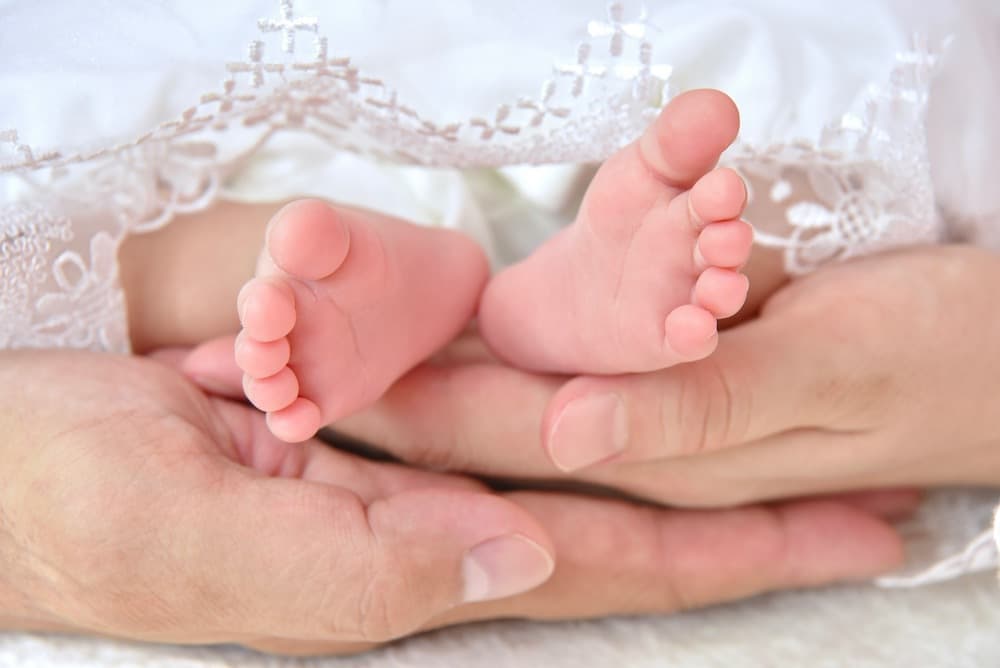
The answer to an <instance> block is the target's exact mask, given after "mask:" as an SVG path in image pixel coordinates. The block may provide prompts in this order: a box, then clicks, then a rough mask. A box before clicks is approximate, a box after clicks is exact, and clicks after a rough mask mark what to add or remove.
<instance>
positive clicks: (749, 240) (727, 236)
mask: <svg viewBox="0 0 1000 668" xmlns="http://www.w3.org/2000/svg"><path fill="white" fill-rule="evenodd" d="M752 248H753V228H752V227H751V226H750V224H749V223H746V222H744V221H742V220H728V221H725V222H722V223H712V224H711V225H708V226H706V227H705V229H704V230H702V232H701V234H700V235H699V236H698V243H697V245H696V247H695V265H696V266H697V267H698V268H699V269H705V268H707V267H713V266H714V267H740V266H742V265H744V264H746V262H747V260H749V259H750V252H751V250H752Z"/></svg>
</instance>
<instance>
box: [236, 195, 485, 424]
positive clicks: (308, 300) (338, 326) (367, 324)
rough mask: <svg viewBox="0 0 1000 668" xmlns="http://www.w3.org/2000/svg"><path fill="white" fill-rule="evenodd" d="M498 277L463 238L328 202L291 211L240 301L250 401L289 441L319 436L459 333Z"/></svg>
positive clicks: (274, 231)
mask: <svg viewBox="0 0 1000 668" xmlns="http://www.w3.org/2000/svg"><path fill="white" fill-rule="evenodd" d="M487 273H488V268H487V263H486V260H485V256H484V255H483V253H482V251H481V250H480V249H479V247H478V246H477V245H476V244H475V243H473V242H472V241H471V240H470V239H468V238H467V237H465V236H464V235H462V234H460V233H457V232H454V231H451V230H443V229H435V228H424V227H418V226H416V225H412V224H409V223H406V222H403V221H399V220H396V219H393V218H390V217H388V216H383V215H380V214H376V213H373V212H367V211H359V210H354V209H344V208H333V207H331V206H329V205H327V204H326V203H324V202H321V201H318V200H302V201H299V202H295V203H293V204H290V205H288V206H286V207H285V208H284V209H282V211H280V212H279V213H278V214H277V215H276V216H275V217H274V219H273V220H272V222H271V223H270V225H269V227H268V232H267V238H266V243H265V248H264V252H263V253H262V255H261V260H260V262H259V266H258V272H257V276H256V277H255V278H254V279H253V280H251V281H250V282H249V283H247V284H246V285H245V286H244V288H243V290H242V291H241V292H240V296H239V299H238V309H239V314H240V322H241V323H242V325H243V330H242V331H241V332H240V334H239V335H238V337H237V339H236V344H235V357H236V362H237V364H238V365H239V367H240V368H241V369H242V370H243V372H244V383H243V386H244V390H245V392H246V396H247V398H249V399H250V401H251V402H252V403H253V404H254V405H255V406H257V407H258V408H259V409H260V410H262V411H265V412H266V413H267V423H268V425H269V427H270V429H271V431H272V433H274V435H275V436H277V437H278V438H281V439H282V440H285V441H289V442H295V441H302V440H305V439H307V438H310V437H311V436H313V435H314V434H315V432H316V431H317V430H318V429H319V428H320V427H321V426H324V425H327V424H329V423H332V422H333V421H335V420H337V419H339V418H341V417H344V416H346V415H349V414H351V413H354V412H356V411H358V410H360V409H362V408H364V407H366V406H368V405H369V404H371V403H372V402H374V401H375V400H376V399H378V397H379V396H381V395H382V393H383V392H384V391H385V390H386V389H387V388H388V387H389V386H390V385H391V384H392V382H393V381H395V380H396V379H397V378H399V377H400V376H401V375H402V374H404V373H405V372H406V371H408V370H409V369H410V368H412V367H413V366H415V365H416V364H418V363H420V362H421V361H423V360H424V359H426V358H427V357H428V356H430V355H432V354H433V353H434V352H435V351H437V350H438V349H439V348H441V347H442V346H444V345H445V344H446V343H447V342H448V341H450V340H451V339H453V338H454V337H455V336H457V335H458V334H459V333H460V332H461V331H462V330H463V328H464V327H465V326H466V325H467V323H468V321H469V320H470V318H471V317H472V316H473V315H474V313H475V308H476V304H477V301H478V297H479V294H480V292H481V290H482V287H483V285H484V283H485V281H486V277H487Z"/></svg>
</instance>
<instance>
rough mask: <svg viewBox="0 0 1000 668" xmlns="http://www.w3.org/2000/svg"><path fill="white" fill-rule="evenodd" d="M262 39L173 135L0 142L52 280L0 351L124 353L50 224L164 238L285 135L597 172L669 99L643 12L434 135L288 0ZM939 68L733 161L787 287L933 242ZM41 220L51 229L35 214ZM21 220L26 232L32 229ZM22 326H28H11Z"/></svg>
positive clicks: (34, 287)
mask: <svg viewBox="0 0 1000 668" xmlns="http://www.w3.org/2000/svg"><path fill="white" fill-rule="evenodd" d="M257 28H258V37H257V38H256V39H253V40H252V41H251V42H250V45H249V47H248V52H247V58H246V59H245V60H243V61H240V62H232V63H228V64H227V65H226V70H227V71H228V73H229V77H228V78H227V79H226V80H225V81H224V83H223V84H222V86H221V90H219V91H214V92H210V93H207V94H205V95H202V97H201V99H200V101H199V102H198V104H196V105H194V106H192V107H190V108H189V109H187V110H186V111H184V112H183V113H182V114H181V116H180V117H179V118H177V119H175V120H172V121H170V122H167V123H164V124H162V125H160V126H159V127H157V128H155V129H154V130H152V131H150V132H149V133H147V134H145V135H143V136H142V137H139V138H138V139H137V140H135V141H134V142H132V143H129V144H125V145H120V146H114V147H109V148H104V149H100V150H97V151H94V152H91V153H76V154H63V153H60V152H55V151H53V152H46V153H39V152H37V151H34V150H32V149H31V148H30V147H28V146H25V145H22V144H20V143H19V142H18V141H17V134H16V133H15V132H13V131H8V132H5V133H2V134H0V179H5V180H11V179H13V180H17V181H19V183H17V184H16V187H14V188H12V189H13V190H14V191H20V192H19V195H20V196H19V197H16V198H15V203H14V204H12V205H7V208H6V209H4V211H5V213H4V217H3V218H0V225H2V227H0V229H6V228H7V227H10V230H11V231H9V232H4V233H5V234H6V235H7V236H9V237H10V238H11V239H14V238H17V239H21V238H22V237H24V235H29V236H30V237H31V241H26V240H24V239H22V240H21V241H18V242H17V243H18V244H19V245H18V246H17V248H19V249H20V250H18V253H19V254H20V255H19V259H18V260H17V263H16V264H30V265H31V266H32V267H33V269H32V271H33V272H36V273H37V272H38V271H40V269H39V267H40V266H42V265H46V266H49V268H50V272H51V276H50V277H49V279H50V280H47V281H43V282H38V281H36V282H34V283H29V282H28V281H27V280H26V278H25V277H24V276H22V275H21V274H17V276H16V277H14V273H15V272H20V271H22V270H19V269H14V268H11V269H10V270H7V269H5V283H4V284H3V298H4V300H5V301H4V302H3V303H4V304H5V306H6V304H7V303H10V304H11V309H14V308H15V306H16V310H17V312H18V313H21V314H23V313H28V314H29V315H28V316H23V315H18V316H16V317H15V318H11V319H8V324H7V325H6V326H5V329H4V330H3V331H4V332H5V333H4V335H3V336H4V337H5V338H3V339H0V342H2V343H3V345H6V346H12V345H71V344H72V343H73V342H76V343H77V344H79V343H80V342H84V341H85V342H88V343H87V344H86V345H88V346H100V345H104V343H108V344H110V348H112V349H114V350H126V349H127V344H126V343H125V341H124V340H113V338H114V337H112V339H108V336H110V334H109V332H112V331H114V332H119V333H122V334H123V332H124V324H123V321H124V318H123V316H122V314H121V313H119V314H118V315H114V312H115V308H117V307H118V306H120V305H121V304H122V301H123V300H122V298H121V295H120V294H118V288H117V286H116V282H115V272H116V270H115V267H114V261H113V254H110V256H109V254H108V253H106V252H101V253H98V252H96V249H95V248H94V244H95V243H98V241H97V239H96V238H95V239H94V241H93V243H91V244H90V245H91V249H90V251H91V256H92V257H91V259H90V261H89V263H88V262H87V261H85V260H84V255H85V254H86V249H82V248H77V249H75V250H74V251H72V253H71V255H68V256H65V257H63V256H60V260H59V261H56V262H52V263H49V261H48V259H46V257H45V253H49V252H52V251H53V249H51V248H50V247H48V246H45V240H46V239H48V238H49V237H47V236H46V235H51V233H50V232H45V231H44V230H45V229H48V225H49V223H48V222H46V221H48V220H49V219H50V218H52V219H53V220H55V219H58V220H60V221H63V223H61V224H63V225H64V227H65V221H67V220H68V221H69V229H70V230H74V231H76V230H78V229H80V221H81V219H100V220H101V221H102V224H101V225H100V226H99V229H100V231H101V233H103V234H104V235H106V236H109V238H110V240H111V241H112V242H113V243H117V242H119V241H120V240H121V238H122V237H123V236H124V235H125V234H127V233H130V232H131V233H136V232H144V231H148V230H153V229H157V228H158V227H160V226H162V225H163V224H165V223H167V222H168V221H169V220H171V219H172V218H173V217H174V216H175V215H177V214H181V213H185V212H190V211H195V210H199V209H201V208H204V207H205V206H207V205H208V204H210V203H211V202H212V201H213V200H214V198H215V196H216V194H217V191H218V186H219V184H220V182H221V181H222V180H223V179H224V178H225V177H226V176H227V175H228V174H230V173H231V172H232V171H233V170H235V169H236V168H238V167H239V166H240V165H241V164H242V163H243V161H244V160H245V159H246V158H248V157H250V156H252V155H253V153H254V152H255V151H256V150H257V148H259V147H260V146H261V145H263V144H264V143H265V142H266V141H267V140H268V138H269V137H270V136H271V135H273V134H274V133H276V132H278V131H282V130H297V131H302V132H307V133H309V134H311V135H314V136H317V137H320V138H323V139H325V140H327V141H328V142H330V144H331V145H332V146H334V147H336V148H339V149H344V150H350V151H356V152H360V153H365V154H369V155H372V156H375V157H377V158H381V159H385V160H391V161H395V162H404V163H414V164H424V165H447V166H452V167H462V166H472V165H476V166H484V165H488V166H500V165H509V164H518V163H553V162H586V161H598V160H601V159H603V158H604V157H606V156H607V155H609V154H610V153H612V152H613V151H614V150H615V149H616V148H618V147H620V146H622V145H623V144H625V143H627V142H628V141H630V140H632V139H633V138H634V137H636V136H638V134H639V133H640V132H641V131H642V130H643V128H644V127H645V126H646V125H647V124H648V123H649V121H650V120H651V119H652V118H653V116H654V115H655V114H656V112H657V110H658V109H659V108H660V107H661V106H662V104H663V103H664V102H665V100H666V99H667V98H668V97H669V91H668V86H667V83H668V79H669V77H670V74H671V69H670V67H669V66H667V65H663V64H657V63H653V62H652V56H651V54H652V43H651V42H650V41H649V40H648V33H649V29H650V26H649V25H648V24H647V22H646V14H645V12H644V11H643V12H640V14H639V16H638V17H635V18H630V17H626V16H625V12H624V9H623V5H622V4H621V3H620V2H615V3H612V4H611V6H610V7H609V9H608V15H607V17H606V19H605V20H601V21H591V22H590V23H589V24H588V34H589V35H590V37H589V39H587V40H586V41H584V42H583V43H581V44H580V45H579V47H578V49H577V52H576V56H575V58H574V59H573V60H572V61H571V62H569V63H565V64H557V65H556V66H555V67H554V68H553V75H552V77H551V78H549V79H548V80H546V81H545V82H543V84H542V85H541V87H540V93H539V95H537V96H534V97H532V96H526V97H523V98H521V99H518V100H516V101H512V102H511V103H509V104H504V105H501V106H500V107H498V108H497V109H496V110H495V112H494V113H493V114H492V116H479V117H473V118H470V119H467V120H465V121H458V122H448V123H436V122H432V121H430V120H427V119H426V118H425V117H423V116H422V115H421V114H420V113H419V112H418V111H417V110H415V109H413V108H412V107H410V106H407V105H406V104H404V103H403V102H402V101H400V100H399V96H398V94H397V92H396V91H395V90H393V89H392V88H391V87H390V86H388V85H387V84H386V83H384V82H383V81H381V80H380V79H378V78H374V77H371V76H368V75H367V74H365V73H362V72H360V71H359V69H358V68H357V67H355V66H354V65H352V64H351V60H350V58H348V57H345V56H336V55H331V54H330V51H329V42H328V39H327V37H326V36H325V35H324V34H323V33H322V32H321V30H320V25H319V20H318V19H317V18H315V17H296V15H295V11H294V5H293V3H292V0H281V2H280V11H279V16H278V17H276V18H265V19H261V20H260V21H259V22H258V25H257ZM303 36H304V37H308V38H309V39H308V41H309V42H311V54H310V56H308V57H306V58H301V57H299V52H300V51H302V50H303V48H302V43H303V40H302V39H300V38H301V37H303ZM934 60H935V59H934V57H933V55H931V54H930V52H929V51H928V50H927V49H926V48H914V49H913V50H912V51H909V52H906V53H903V54H900V56H899V58H898V61H899V62H898V64H897V67H896V69H895V70H894V71H893V73H892V76H891V78H890V81H889V82H888V84H887V85H885V86H881V87H876V88H873V90H872V91H871V94H870V95H869V96H868V98H867V100H866V101H865V104H864V105H863V108H862V109H861V111H860V113H852V114H848V115H846V116H844V117H843V118H841V119H840V120H839V121H838V122H836V123H835V124H833V125H831V126H829V127H828V128H827V129H826V131H825V132H824V133H823V135H822V136H821V137H820V139H819V140H818V141H817V142H808V141H794V142H788V143H780V144H774V145H770V146H765V147H754V146H750V145H748V144H745V143H739V144H737V146H736V147H734V149H733V150H732V151H730V153H729V154H728V155H727V157H726V162H727V163H728V164H730V165H732V166H733V167H735V168H736V169H738V170H739V171H741V172H742V173H743V174H744V175H745V176H746V177H747V179H748V181H749V182H750V183H751V184H752V185H755V186H758V185H761V184H763V186H764V187H765V188H766V190H767V193H766V197H767V199H768V200H769V202H770V204H772V205H776V206H778V207H779V208H781V207H784V211H783V216H779V217H778V219H777V220H774V219H773V218H770V217H768V218H764V217H758V218H757V219H754V220H753V221H752V222H754V223H755V224H756V225H757V227H758V241H759V242H760V243H761V244H763V245H765V246H772V247H777V248H781V249H783V252H784V254H785V263H786V266H787V268H788V270H789V271H790V272H792V273H804V272H808V271H811V270H813V269H815V268H816V267H818V266H819V265H821V264H823V263H825V262H829V261H831V260H839V259H845V258H848V257H851V256H854V255H859V254H863V253H870V252H874V251H877V250H881V249H884V248H887V247H890V246H894V245H900V244H906V243H915V242H920V241H928V240H932V239H934V238H936V236H937V235H938V227H939V226H938V221H937V220H936V218H935V216H934V213H933V211H934V209H933V196H932V189H931V185H930V176H929V169H928V165H927V151H926V138H925V133H924V122H923V121H924V112H925V108H926V103H927V90H928V80H929V77H930V72H931V71H932V69H933V65H934ZM25 190H27V192H25ZM754 194H755V199H762V198H761V196H760V193H754ZM25 202H28V203H25ZM39 202H44V203H45V204H44V206H45V207H46V208H47V209H46V210H48V209H52V210H53V212H54V213H53V212H50V213H45V214H44V215H42V214H40V213H39V212H40V211H42V209H41V208H40V207H41V206H42V205H40V204H39ZM755 204H756V202H754V203H752V204H751V209H750V213H751V214H752V213H753V212H754V207H755ZM782 218H783V219H782ZM8 219H10V220H14V219H17V220H20V221H22V222H21V223H14V222H8ZM25 220H35V221H36V222H35V223H34V226H33V227H30V229H28V228H26V227H25V226H24V222H23V221H25ZM61 234H68V232H64V233H61ZM50 241H51V240H50ZM77 241H78V242H81V243H86V240H83V239H78V240H77ZM10 243H12V242H8V244H10ZM101 244H103V241H102V242H100V243H98V245H101ZM10 248H14V246H11V247H10ZM6 252H7V253H12V252H13V251H12V250H10V249H8V250H7V251H6ZM66 258H72V259H66ZM104 261H108V262H109V263H110V264H109V265H108V266H103V265H101V264H100V263H101V262H104ZM67 262H68V263H70V264H71V265H72V266H73V267H74V271H78V272H83V273H82V274H81V275H82V276H84V277H85V279H84V278H81V280H83V281H84V283H70V282H67V281H65V280H59V276H58V275H57V273H56V272H58V268H59V267H60V266H69V265H67V264H66V263H67ZM12 267H13V265H12ZM7 273H11V275H12V277H11V278H10V279H9V280H8V279H7V278H6V274H7ZM84 284H85V285H86V286H88V287H86V288H85V287H84ZM45 286H48V287H49V288H53V291H52V292H46V291H45ZM93 286H104V288H106V289H107V290H108V293H107V295H108V296H107V299H108V300H110V301H109V303H108V304H106V308H100V309H98V308H94V307H93V304H89V305H85V304H84V303H82V302H79V303H77V302H75V301H74V300H75V299H77V298H79V297H80V295H82V294H83V292H81V291H82V290H91V289H94V288H93ZM87 294H89V292H88V293H87ZM59 296H63V297H66V298H67V299H59V298H58V297H59ZM39 300H41V301H39ZM15 302H16V304H15ZM110 302H114V304H115V307H112V306H111V305H110ZM43 303H44V304H46V305H47V309H48V310H51V309H52V308H53V307H52V305H53V304H61V305H62V306H65V307H66V308H68V309H70V311H76V312H75V313H69V314H66V317H67V318H68V319H69V320H71V321H73V322H74V323H76V325H74V330H76V329H80V328H89V329H90V333H89V335H83V334H82V332H75V333H74V334H73V336H72V337H69V333H68V330H67V331H66V332H64V333H63V335H59V334H57V333H56V332H59V331H61V330H59V329H58V328H55V329H53V328H52V327H51V325H52V323H51V322H50V319H48V318H45V317H43V310H42V309H41V305H42V304H43ZM74 304H77V305H76V306H74ZM5 310H7V309H5ZM11 312H13V310H12V311H11ZM24 317H27V318H29V320H30V322H21V321H20V320H18V318H20V319H23V318H24ZM51 317H55V316H51ZM15 321H16V322H18V323H19V324H18V325H17V326H15V325H13V324H10V323H13V322H15ZM112 323H113V324H112ZM43 332H48V333H47V334H44V335H43ZM102 342H104V343H102Z"/></svg>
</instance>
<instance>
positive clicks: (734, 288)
mask: <svg viewBox="0 0 1000 668" xmlns="http://www.w3.org/2000/svg"><path fill="white" fill-rule="evenodd" d="M749 289H750V281H749V280H748V279H747V277H746V276H744V275H743V274H741V273H739V272H736V271H731V270H729V269H720V268H718V267H709V268H708V269H706V270H705V271H704V272H702V274H701V276H699V277H698V280H697V281H696V282H695V285H694V298H693V299H694V303H695V304H697V305H698V306H701V307H702V308H704V309H705V310H707V311H708V312H709V313H711V314H712V315H713V316H715V317H716V318H728V317H730V316H733V315H736V313H737V312H738V311H739V310H740V309H741V308H743V304H744V302H746V299H747V291H748V290H749Z"/></svg>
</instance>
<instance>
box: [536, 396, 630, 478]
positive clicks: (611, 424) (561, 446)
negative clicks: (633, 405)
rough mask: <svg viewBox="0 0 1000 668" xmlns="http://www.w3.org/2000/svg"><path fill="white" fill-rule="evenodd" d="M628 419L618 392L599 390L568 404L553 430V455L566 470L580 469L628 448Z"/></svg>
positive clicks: (550, 442) (561, 467) (551, 437)
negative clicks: (606, 392) (596, 393)
mask: <svg viewBox="0 0 1000 668" xmlns="http://www.w3.org/2000/svg"><path fill="white" fill-rule="evenodd" d="M627 441H628V420H627V416H626V415H625V404H624V402H622V399H621V397H620V396H618V395H617V394H599V395H596V396H590V397H583V398H581V399H574V400H573V401H571V402H569V403H568V404H566V406H565V407H564V408H563V410H562V413H561V414H560V415H559V417H558V418H556V422H555V424H554V425H553V427H552V431H551V432H549V457H551V458H552V462H553V463H554V464H555V465H556V466H558V467H559V468H560V469H562V470H563V471H567V472H568V471H577V470H579V469H582V468H584V467H586V466H590V465H592V464H596V463H598V462H600V461H604V460H605V459H610V458H611V457H614V456H615V455H617V454H619V453H620V452H622V451H623V450H624V449H625V444H626V443H627Z"/></svg>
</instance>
